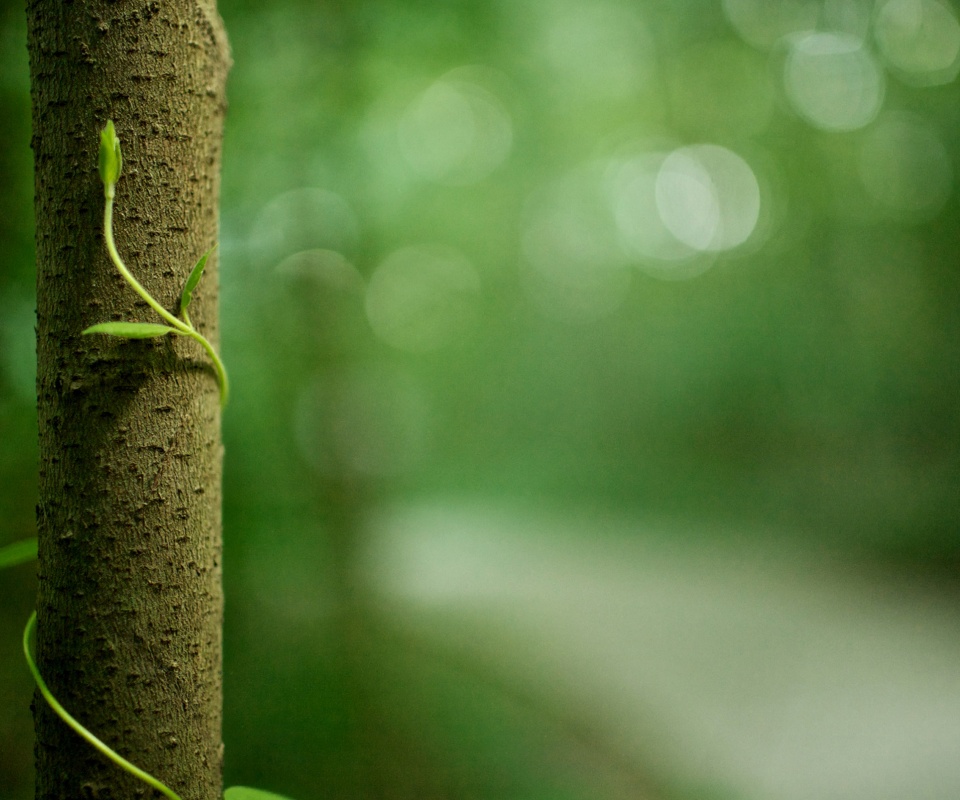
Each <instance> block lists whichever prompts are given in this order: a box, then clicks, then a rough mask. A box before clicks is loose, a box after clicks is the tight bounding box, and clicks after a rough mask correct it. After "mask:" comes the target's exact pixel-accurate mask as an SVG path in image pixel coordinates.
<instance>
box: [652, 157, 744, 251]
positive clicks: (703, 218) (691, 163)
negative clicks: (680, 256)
mask: <svg viewBox="0 0 960 800" xmlns="http://www.w3.org/2000/svg"><path fill="white" fill-rule="evenodd" d="M656 202H657V210H658V211H659V213H660V218H661V219H662V220H663V224H664V226H665V227H666V228H667V229H668V230H669V231H670V233H672V234H673V235H674V236H675V237H676V238H677V239H678V240H679V241H681V242H683V243H684V244H686V245H688V246H689V247H691V248H693V249H694V250H701V251H722V250H730V249H732V248H734V247H737V246H738V245H741V244H743V243H744V242H745V241H746V240H747V239H748V238H749V236H750V234H751V233H753V230H754V228H755V227H756V225H757V220H758V219H759V216H760V187H759V184H758V183H757V178H756V176H755V175H754V174H753V170H752V169H751V168H750V166H749V165H748V164H747V163H746V161H744V160H743V159H742V158H740V156H738V155H737V154H736V153H734V152H733V151H731V150H728V149H727V148H725V147H719V146H718V145H710V144H704V145H696V146H694V147H685V148H681V149H679V150H675V151H674V152H673V153H671V154H670V155H669V156H667V158H666V159H664V161H663V164H662V165H661V166H660V170H659V172H658V174H657V180H656Z"/></svg>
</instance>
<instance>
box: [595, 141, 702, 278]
mask: <svg viewBox="0 0 960 800" xmlns="http://www.w3.org/2000/svg"><path fill="white" fill-rule="evenodd" d="M664 159H666V153H660V152H652V153H644V154H641V155H639V156H635V157H633V158H630V159H629V160H627V161H625V162H623V163H622V164H619V165H617V166H616V172H615V174H614V175H613V176H612V180H611V185H610V195H611V196H610V202H611V204H612V207H613V213H614V218H615V219H616V221H617V228H618V230H619V232H620V235H621V237H622V241H623V244H624V245H625V247H626V248H627V249H628V250H629V251H630V252H631V253H634V254H636V255H639V256H641V257H643V258H645V259H654V260H656V261H680V260H683V259H688V258H690V257H691V256H693V255H694V253H695V252H696V251H695V250H694V249H693V248H692V247H690V246H689V245H687V244H684V243H683V242H681V241H680V240H679V239H677V237H676V236H674V235H673V234H672V233H671V232H670V231H669V230H668V229H667V227H666V225H664V223H663V218H662V217H661V216H660V211H659V210H658V208H657V176H658V175H659V174H660V167H661V166H662V165H663V162H664Z"/></svg>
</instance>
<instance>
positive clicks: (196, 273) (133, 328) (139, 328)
mask: <svg viewBox="0 0 960 800" xmlns="http://www.w3.org/2000/svg"><path fill="white" fill-rule="evenodd" d="M122 167H123V156H122V154H121V152H120V140H119V139H118V138H117V133H116V129H115V128H114V125H113V120H108V121H107V124H106V125H105V126H104V128H103V130H102V131H101V132H100V180H102V181H103V194H104V197H105V198H106V203H105V204H104V209H103V236H104V239H105V240H106V243H107V252H109V253H110V259H111V260H112V261H113V263H114V265H115V266H116V268H117V270H118V271H119V272H120V275H122V276H123V279H124V280H125V281H126V282H127V283H128V284H130V286H131V288H132V289H133V290H134V291H135V292H136V293H137V294H138V295H140V297H142V298H143V299H144V301H146V303H147V305H148V306H150V308H152V309H153V310H154V311H155V312H156V313H157V314H158V315H159V316H160V318H161V319H163V320H164V322H166V323H167V324H166V325H161V324H159V323H155V322H101V323H99V324H98V325H92V326H90V327H89V328H87V329H86V330H84V331H83V333H84V334H91V333H102V334H106V335H108V336H118V337H120V338H122V339H156V338H159V337H161V336H166V335H167V334H170V333H172V334H173V335H174V336H188V337H189V338H191V339H193V340H195V341H196V342H198V343H199V344H200V345H201V346H202V347H203V349H204V350H206V351H207V353H208V354H209V355H210V358H211V360H212V361H213V368H214V370H215V371H216V373H217V383H218V384H219V386H220V405H221V407H222V406H225V405H226V404H227V399H228V397H229V394H230V384H229V382H228V380H227V370H226V368H225V367H224V366H223V361H221V360H220V356H218V355H217V352H216V350H214V349H213V345H212V344H210V342H209V341H208V340H207V338H206V337H205V336H203V335H202V334H201V333H200V332H198V331H197V329H196V328H194V327H193V323H192V322H190V316H189V314H188V313H187V307H188V306H189V305H190V301H191V300H192V299H193V291H194V289H196V288H197V284H199V283H200V278H201V277H202V276H203V269H204V267H205V266H206V265H207V259H208V258H209V257H210V254H211V253H212V252H213V250H214V248H215V247H216V245H214V247H212V248H210V250H208V251H207V252H206V253H204V254H203V255H202V256H200V259H199V260H198V261H197V263H196V265H195V266H194V268H193V269H192V270H191V272H190V276H189V277H188V278H187V281H186V283H185V284H184V286H183V291H182V292H181V293H180V312H179V313H180V315H181V316H182V319H181V318H179V317H176V316H174V315H173V314H171V313H170V312H169V311H167V309H165V308H164V307H163V306H162V305H160V303H158V302H157V301H156V300H155V299H154V297H153V296H152V295H151V294H150V293H149V292H148V291H147V290H146V289H144V288H143V285H142V284H141V283H140V282H139V281H138V280H137V279H136V278H134V277H133V275H132V274H131V273H130V270H129V269H127V266H126V264H124V263H123V259H122V258H120V253H119V252H117V245H116V242H115V241H114V238H113V200H114V197H115V195H116V184H117V180H118V179H119V178H120V171H121V169H122Z"/></svg>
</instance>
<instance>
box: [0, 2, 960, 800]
mask: <svg viewBox="0 0 960 800" xmlns="http://www.w3.org/2000/svg"><path fill="white" fill-rule="evenodd" d="M220 10H221V13H222V15H223V16H224V18H225V20H226V23H227V27H228V30H229V33H230V37H231V43H232V48H233V57H234V60H235V66H234V68H233V71H232V73H231V78H230V85H229V95H230V113H229V118H228V125H227V130H226V141H225V149H224V175H223V202H222V242H221V249H220V264H221V266H220V269H221V273H220V275H221V302H222V340H223V354H224V359H225V361H226V363H227V364H228V366H229V368H230V370H231V377H232V383H233V386H234V392H235V395H234V398H233V400H232V402H231V405H230V407H229V409H228V410H227V413H226V416H225V421H224V436H225V441H226V447H227V450H226V452H227V463H226V487H225V496H226V506H225V527H226V537H227V554H226V575H227V591H228V597H229V609H228V611H229V614H228V623H227V665H226V688H227V708H226V739H227V742H228V750H227V759H228V772H229V775H228V778H229V781H228V782H241V783H247V784H253V785H262V786H265V787H271V788H274V789H276V790H278V791H285V792H288V793H290V794H291V795H293V796H295V797H300V798H303V799H304V800H307V799H308V798H320V797H344V798H347V797H350V798H353V797H407V796H409V797H418V798H429V797H458V798H466V797H478V798H480V797H483V798H487V797H489V798H505V797H525V798H534V797H551V798H566V797H570V798H574V797H598V796H635V795H634V794H633V792H634V791H639V790H635V789H634V790H631V789H629V788H627V789H624V788H623V786H620V788H619V789H617V790H616V791H615V790H614V789H612V788H611V785H612V784H611V783H610V781H611V780H613V779H612V778H610V777H609V776H610V774H612V773H611V772H610V770H611V769H613V772H615V773H617V774H618V775H619V776H620V777H619V778H617V779H616V780H626V779H625V778H624V777H623V774H621V773H622V772H623V770H622V769H620V767H617V768H615V769H614V768H608V767H609V765H608V766H607V767H597V766H596V763H594V762H595V761H596V758H598V757H599V758H600V760H601V761H603V760H604V758H606V756H608V755H609V753H608V752H607V751H606V750H605V748H606V747H607V745H603V746H598V745H596V744H595V743H593V744H583V742H582V740H578V739H577V738H576V737H571V736H569V735H568V732H567V733H565V729H564V726H563V725H557V724H555V722H556V721H555V720H554V722H551V723H549V724H547V723H545V722H544V721H543V720H541V721H540V723H539V724H538V723H537V722H536V720H537V719H539V717H538V714H539V713H540V712H541V711H542V710H543V709H540V711H537V710H536V709H535V710H534V711H533V712H531V711H530V708H529V704H528V706H524V704H523V703H517V702H515V701H514V700H511V699H510V698H509V697H508V696H505V694H504V693H503V692H499V693H498V692H497V691H495V689H491V688H490V686H489V685H487V686H486V687H485V688H484V687H481V686H480V685H479V684H478V683H477V681H476V680H474V679H472V678H471V677H470V676H469V675H468V674H466V673H465V672H464V671H463V670H457V669H445V668H443V666H442V665H441V664H438V663H436V662H435V661H434V660H432V659H431V658H429V657H426V656H424V655H423V654H422V653H421V654H420V656H419V657H418V656H417V653H416V652H415V651H409V650H408V651H406V654H405V655H403V656H400V655H397V653H396V652H395V647H396V644H395V642H394V643H393V644H391V643H390V642H391V641H393V640H391V639H390V637H383V636H377V635H375V632H376V631H377V630H378V628H377V623H375V622H374V620H375V619H377V615H376V614H375V613H374V609H375V601H374V599H373V597H374V592H373V591H372V590H371V587H370V586H369V585H368V584H367V583H366V582H365V580H366V579H365V575H364V572H363V570H362V569H361V567H360V564H361V563H362V560H363V559H362V556H363V554H364V552H365V549H366V548H368V547H369V546H370V544H369V541H368V539H367V538H366V537H367V533H366V531H367V526H366V523H365V520H366V519H367V518H368V516H369V514H371V513H372V512H374V511H376V510H377V509H380V508H382V507H384V506H385V505H389V504H390V503H397V502H403V501H406V500H413V499H416V498H431V497H448V498H449V497H453V498H466V499H470V500H472V501H487V502H491V503H504V502H507V503H509V502H517V503H526V504H532V505H536V506H540V507H547V508H581V509H583V508H586V509H588V510H589V509H592V510H595V511H596V512H597V513H598V514H606V513H610V512H616V513H627V514H629V513H637V514H645V515H654V516H663V517H668V518H673V519H677V520H681V521H689V522H691V523H694V522H696V523H697V525H696V527H698V529H701V530H703V529H705V530H710V531H713V532H715V536H716V537H730V536H744V535H745V534H743V531H745V530H750V531H756V532H757V533H755V534H751V535H754V536H757V537H764V536H770V537H778V538H792V539H794V540H795V541H796V542H803V543H805V545H804V546H806V547H809V548H811V549H813V550H823V551H832V552H839V553H844V554H847V555H848V556H852V557H854V558H855V559H860V560H863V561H866V562H877V561H880V562H885V563H888V564H894V565H900V566H901V567H904V568H906V567H909V568H911V569H914V568H921V569H923V570H925V571H935V572H937V573H942V572H946V573H948V574H950V575H952V576H953V577H954V578H955V570H956V567H957V566H958V564H960V540H958V539H957V535H956V534H957V531H958V530H960V493H958V492H957V485H958V478H960V447H958V444H960V421H958V414H957V398H958V397H960V391H958V390H960V303H958V288H960V285H958V274H960V273H958V271H957V241H958V229H957V220H958V219H960V208H958V193H957V191H956V169H957V167H956V165H957V164H958V163H960V96H958V94H960V89H958V84H957V81H956V80H954V78H955V76H956V73H957V66H958V64H960V61H958V58H960V56H958V53H960V26H958V24H957V18H956V10H955V9H954V8H952V6H949V5H946V4H944V3H942V2H940V0H886V1H885V2H876V3H874V2H867V0H803V2H800V0H798V1H797V2H792V3H764V2H761V1H760V0H723V2H721V0H711V2H702V0H684V1H683V2H676V1H675V0H671V2H667V0H636V1H635V2H625V1H623V2H620V1H618V0H602V2H591V3H586V2H583V0H580V2H577V1H576V0H549V1H548V0H538V1H537V2H529V3H516V2H507V1H506V0H501V1H500V2H487V3H479V2H466V0H458V1H457V2H451V0H443V2H441V1H440V0H402V1H401V2H397V1H396V0H394V2H390V3H387V2H384V0H364V1H363V2H351V3H347V2H337V1H336V0H276V1H275V2H271V3H259V2H257V3H254V2H248V0H221V2H220ZM21 17H22V9H21V7H20V4H16V3H12V2H9V3H5V4H4V7H3V11H2V17H0V40H2V42H3V47H2V50H0V59H2V61H0V108H2V113H0V136H2V140H3V143H4V145H5V146H4V147H0V181H2V185H3V186H4V192H3V193H0V242H2V252H3V253H4V261H5V264H6V268H5V269H4V270H3V271H2V272H0V302H2V306H3V308H4V309H5V311H4V314H3V315H2V317H0V342H2V351H0V360H2V364H0V430H2V436H0V485H2V486H3V490H2V491H0V515H2V518H3V519H4V522H5V525H4V533H3V539H2V541H3V542H6V541H13V540H15V539H17V538H22V537H24V536H28V535H30V534H31V532H32V530H33V522H32V516H33V505H34V499H33V498H34V494H35V485H34V478H33V473H34V463H35V453H36V445H35V432H34V424H35V415H34V398H33V382H32V369H33V361H32V360H33V355H32V331H31V326H32V313H31V311H32V307H33V301H32V297H33V288H32V282H33V273H32V269H31V266H30V265H31V263H32V255H31V254H32V223H31V214H32V212H31V202H30V199H31V198H30V174H31V172H30V171H31V160H30V152H29V149H28V145H29V137H30V132H29V92H28V79H27V75H26V55H25V48H24V41H25V32H24V22H23V20H22V19H21ZM91 135H95V132H91ZM94 177H95V176H93V175H92V178H91V179H94ZM261 323H263V324H261ZM267 323H269V327H266V324H267ZM265 329H269V330H270V331H271V335H270V336H269V337H266V336H264V335H263V334H262V333H260V331H262V330H265ZM251 332H256V333H251ZM692 527H693V526H692ZM585 535H589V532H588V531H585ZM0 580H2V581H3V582H4V583H3V586H4V588H3V595H4V597H5V598H10V600H9V603H5V606H6V605H9V608H4V609H3V613H2V615H0V621H2V624H0V634H2V639H0V641H2V642H10V643H11V644H10V645H9V646H6V645H4V646H2V649H0V653H3V655H2V657H0V672H2V675H3V680H0V686H2V687H3V689H2V690H0V795H2V796H3V797H9V798H12V799H13V800H20V798H26V797H27V796H28V794H29V789H28V784H29V774H27V773H26V772H25V771H24V770H25V769H26V767H25V766H24V765H25V764H27V762H28V761H29V760H30V746H29V719H28V713H27V712H26V710H24V700H23V698H24V697H25V696H26V695H27V694H28V693H29V680H28V676H27V675H26V673H25V671H24V670H22V669H20V665H19V664H18V663H17V655H16V648H15V646H14V644H13V643H14V642H15V641H16V634H15V633H14V631H15V630H16V628H17V626H18V624H19V620H20V619H21V618H24V619H25V618H26V615H27V611H28V609H29V606H30V602H31V599H30V585H29V584H30V582H29V579H28V577H25V576H24V575H22V574H18V575H16V576H12V577H11V576H3V577H2V578H0ZM292 687H297V688H296V690H295V691H294V690H292ZM534 705H536V704H534ZM523 708H526V711H523V710H522V709H523ZM578 741H579V742H580V744H577V742H578ZM571 748H572V749H571ZM574 750H575V751H576V752H577V753H579V756H577V757H571V758H570V762H569V763H574V764H577V765H579V768H574V767H571V768H570V769H560V768H559V767H558V764H560V763H567V761H564V759H565V758H568V757H570V753H571V752H573V751H574ZM598 753H600V756H598V755H597V754H598ZM591 759H594V761H591ZM608 760H609V759H608ZM588 763H589V764H591V765H592V766H590V767H589V768H588V767H587V766H584V765H586V764H588ZM617 770H620V772H617ZM628 771H629V770H628ZM604 776H606V777H604ZM604 781H606V783H604ZM613 782H614V783H616V781H613ZM628 783H629V780H628ZM601 784H603V786H601ZM619 785H620V784H618V786H619ZM650 786H653V787H654V788H651V789H649V791H650V792H651V793H652V794H651V796H656V795H660V796H671V793H673V796H677V797H681V796H696V797H701V798H702V797H707V796H716V797H724V796H730V795H727V794H724V791H723V790H722V789H716V790H715V794H711V793H712V792H714V789H712V788H710V787H703V786H697V787H695V788H690V787H687V788H682V787H683V781H682V780H680V781H673V782H671V780H666V779H663V780H660V779H659V778H658V779H657V780H656V781H653V783H651V784H650ZM604 787H605V788H604ZM654 789H655V791H654ZM617 791H619V792H621V794H620V795H618V794H617V793H616V792H617Z"/></svg>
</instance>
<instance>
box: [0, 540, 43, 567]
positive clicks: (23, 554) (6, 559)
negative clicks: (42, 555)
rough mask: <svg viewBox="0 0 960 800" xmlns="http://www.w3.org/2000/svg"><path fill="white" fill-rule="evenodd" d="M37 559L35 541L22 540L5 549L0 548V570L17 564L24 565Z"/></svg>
mask: <svg viewBox="0 0 960 800" xmlns="http://www.w3.org/2000/svg"><path fill="white" fill-rule="evenodd" d="M36 557H37V540H36V539H35V538H34V539H24V540H23V541H22V542H14V543H13V544H8V545H7V546H6V547H0V569H2V568H3V567H15V566H17V564H26V563H27V562H28V561H33V560H34V559H35V558H36Z"/></svg>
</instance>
